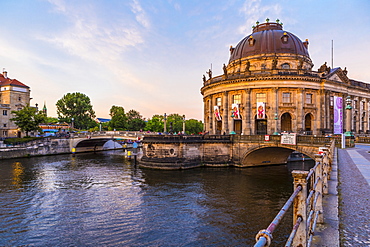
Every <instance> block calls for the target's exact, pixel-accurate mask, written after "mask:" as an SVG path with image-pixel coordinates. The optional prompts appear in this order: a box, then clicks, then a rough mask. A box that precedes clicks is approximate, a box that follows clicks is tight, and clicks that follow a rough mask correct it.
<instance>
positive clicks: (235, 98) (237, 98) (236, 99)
mask: <svg viewBox="0 0 370 247" xmlns="http://www.w3.org/2000/svg"><path fill="white" fill-rule="evenodd" d="M241 102H242V101H241V95H240V94H235V95H233V104H240V103H241Z"/></svg>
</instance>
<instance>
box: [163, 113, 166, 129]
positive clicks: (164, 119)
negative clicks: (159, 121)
mask: <svg viewBox="0 0 370 247" xmlns="http://www.w3.org/2000/svg"><path fill="white" fill-rule="evenodd" d="M163 122H164V130H163V132H164V134H166V133H167V115H166V113H164V118H163Z"/></svg>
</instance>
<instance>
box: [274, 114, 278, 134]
mask: <svg viewBox="0 0 370 247" xmlns="http://www.w3.org/2000/svg"><path fill="white" fill-rule="evenodd" d="M274 119H275V132H274V133H273V135H278V134H279V133H278V132H277V125H278V119H279V117H278V114H277V113H275V117H274Z"/></svg>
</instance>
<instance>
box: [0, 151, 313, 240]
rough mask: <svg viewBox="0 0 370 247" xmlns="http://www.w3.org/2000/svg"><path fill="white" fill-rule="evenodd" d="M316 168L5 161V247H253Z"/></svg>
mask: <svg viewBox="0 0 370 247" xmlns="http://www.w3.org/2000/svg"><path fill="white" fill-rule="evenodd" d="M311 165H312V162H309V163H307V162H305V164H302V163H297V162H296V163H294V164H290V165H289V166H284V165H282V166H270V167H256V168H197V169H191V170H181V171H180V170H179V171H159V170H148V169H140V168H137V167H136V166H135V165H134V164H132V163H130V162H129V161H127V160H126V159H125V158H124V157H123V155H122V153H121V152H118V151H116V152H113V151H112V152H105V153H97V154H79V155H77V156H76V157H72V156H70V155H60V156H48V157H37V158H28V159H17V160H6V161H2V162H1V166H0V208H1V211H0V245H1V246H4V245H5V246H19V245H35V246H45V245H47V246H86V245H95V246H96V245H99V246H206V245H207V246H208V245H211V246H212V245H213V246H240V245H243V246H245V245H246V246H250V245H253V243H254V238H255V235H256V233H257V232H258V231H259V230H261V229H264V228H266V227H267V226H268V224H269V223H270V221H271V220H272V219H273V218H274V217H275V215H276V213H277V212H278V211H279V210H280V208H281V207H282V206H283V205H284V203H285V201H286V199H287V198H288V197H289V196H290V194H291V193H292V188H293V185H292V178H291V175H290V171H291V170H292V168H293V167H294V169H297V168H299V169H301V168H305V169H307V167H308V166H311ZM291 214H292V213H291V211H289V212H288V213H287V217H286V219H284V220H283V222H282V223H281V226H280V227H279V228H278V230H277V231H276V232H275V233H274V242H275V243H283V242H284V239H286V237H287V236H288V234H289V228H290V227H291V225H292V218H291Z"/></svg>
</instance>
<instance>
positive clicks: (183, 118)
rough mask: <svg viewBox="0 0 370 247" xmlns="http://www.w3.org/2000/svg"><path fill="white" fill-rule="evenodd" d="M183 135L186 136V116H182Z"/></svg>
mask: <svg viewBox="0 0 370 247" xmlns="http://www.w3.org/2000/svg"><path fill="white" fill-rule="evenodd" d="M182 134H183V135H185V115H182Z"/></svg>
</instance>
